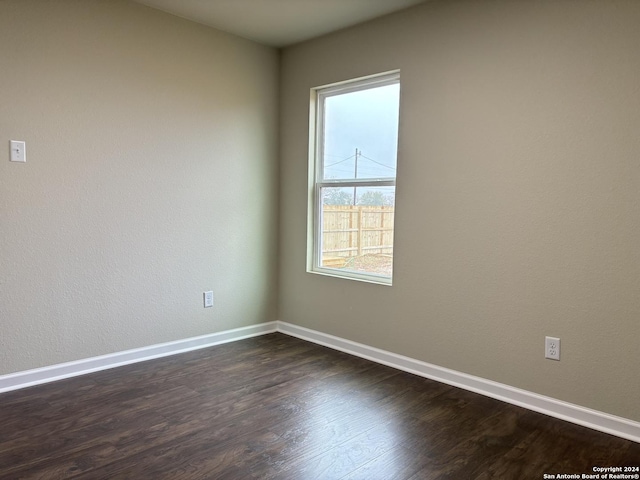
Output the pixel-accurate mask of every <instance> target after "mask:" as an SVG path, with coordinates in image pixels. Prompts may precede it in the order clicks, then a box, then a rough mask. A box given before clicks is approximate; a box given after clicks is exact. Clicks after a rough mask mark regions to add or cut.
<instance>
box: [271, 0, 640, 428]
mask: <svg viewBox="0 0 640 480" xmlns="http://www.w3.org/2000/svg"><path fill="white" fill-rule="evenodd" d="M638 25H640V2H637V1H634V0H629V1H617V0H600V1H588V0H580V1H566V0H548V1H536V2H520V1H482V2H477V1H471V0H470V1H450V0H447V1H444V0H443V1H432V2H429V3H427V4H425V5H423V6H420V7H416V8H413V9H411V10H408V11H405V12H401V13H398V14H395V15H392V16H389V17H385V18H383V19H380V20H377V21H374V22H371V23H368V24H365V25H361V26H359V27H355V28H352V29H349V30H346V31H343V32H339V33H337V34H333V35H330V36H327V37H324V38H321V39H317V40H315V41H310V42H307V43H304V44H301V45H299V46H294V47H292V48H288V49H286V50H285V51H284V53H283V57H282V62H283V65H282V78H281V109H282V110H281V156H282V158H281V162H282V163H281V185H282V190H281V199H280V205H281V209H280V214H281V224H282V225H281V237H280V251H281V262H280V311H279V317H280V319H281V320H283V321H287V322H292V323H295V324H298V325H302V326H306V327H309V328H312V329H316V330H319V331H322V332H326V333H329V334H334V335H338V336H341V337H344V338H348V339H351V340H354V341H358V342H362V343H365V344H368V345H372V346H375V347H379V348H382V349H386V350H390V351H392V352H396V353H399V354H403V355H407V356H409V357H413V358H416V359H420V360H424V361H427V362H431V363H433V364H436V365H441V366H444V367H448V368H452V369H455V370H458V371H461V372H466V373H469V374H473V375H478V376H480V377H484V378H487V379H491V380H495V381H498V382H503V383H506V384H509V385H513V386H516V387H520V388H524V389H527V390H530V391H533V392H538V393H540V394H544V395H549V396H552V397H555V398H558V399H561V400H565V401H568V402H572V403H576V404H579V405H583V406H587V407H591V408H594V409H597V410H602V411H605V412H609V413H612V414H616V415H620V416H623V417H627V418H630V419H634V420H640V403H639V402H638V398H640V381H639V380H638V378H640V349H639V348H638V342H639V341H640V247H639V246H640V221H639V219H640V160H639V159H640V88H639V85H640V83H639V79H640V54H639V52H640V29H639V28H638ZM395 68H399V69H401V77H402V99H401V120H400V121H401V132H400V145H399V161H398V192H397V208H398V213H397V218H396V237H395V238H396V240H395V245H396V253H395V273H394V284H393V286H392V287H385V286H378V285H372V284H366V283H358V282H354V281H348V280H340V279H335V278H329V277H323V276H319V275H312V274H308V273H305V255H306V221H307V211H306V201H307V152H308V131H307V128H308V110H309V89H310V88H311V87H314V86H318V85H322V84H327V83H330V82H335V81H340V80H345V79H349V78H353V77H358V76H363V75H368V74H373V73H377V72H383V71H388V70H391V69H395ZM545 335H550V336H559V337H561V339H562V361H561V362H554V361H550V360H545V359H544V358H543V351H544V336H545Z"/></svg>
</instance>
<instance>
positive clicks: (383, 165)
mask: <svg viewBox="0 0 640 480" xmlns="http://www.w3.org/2000/svg"><path fill="white" fill-rule="evenodd" d="M360 156H361V157H362V158H366V159H367V160H370V161H372V162H373V163H375V164H377V165H380V166H381V167H385V168H388V169H390V170H395V169H396V167H390V166H389V165H385V164H384V163H380V162H376V161H375V160H374V159H373V158H369V157H367V156H366V155H362V153H360Z"/></svg>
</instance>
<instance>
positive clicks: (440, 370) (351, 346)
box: [0, 321, 640, 443]
mask: <svg viewBox="0 0 640 480" xmlns="http://www.w3.org/2000/svg"><path fill="white" fill-rule="evenodd" d="M276 331H277V332H281V333H284V334H286V335H290V336H293V337H297V338H300V339H302V340H306V341H309V342H313V343H317V344H319V345H324V346H325V347H329V348H332V349H334V350H339V351H341V352H345V353H348V354H351V355H355V356H357V357H361V358H365V359H367V360H371V361H373V362H376V363H380V364H383V365H387V366H390V367H393V368H397V369H398V370H402V371H405V372H409V373H413V374H415V375H419V376H421V377H425V378H430V379H432V380H436V381H438V382H442V383H446V384H448V385H452V386H454V387H459V388H463V389H465V390H469V391H472V392H475V393H479V394H481V395H485V396H487V397H491V398H495V399H497V400H502V401H504V402H507V403H511V404H513V405H518V406H520V407H523V408H526V409H529V410H533V411H535V412H540V413H544V414H546V415H549V416H551V417H556V418H559V419H562V420H566V421H568V422H572V423H576V424H578V425H582V426H585V427H588V428H591V429H593V430H598V431H600V432H604V433H609V434H611V435H616V436H618V437H622V438H625V439H627V440H632V441H634V442H639V443H640V422H636V421H633V420H629V419H626V418H622V417H617V416H615V415H610V414H608V413H604V412H600V411H597V410H592V409H589V408H585V407H581V406H580V405H575V404H572V403H568V402H563V401H561V400H556V399H555V398H551V397H546V396H544V395H539V394H537V393H533V392H529V391H527V390H522V389H519V388H515V387H511V386H509V385H505V384H502V383H498V382H494V381H491V380H487V379H484V378H481V377H476V376H473V375H468V374H466V373H462V372H457V371H455V370H451V369H448V368H444V367H439V366H438V365H433V364H430V363H427V362H423V361H420V360H415V359H413V358H409V357H405V356H403V355H398V354H396V353H392V352H387V351H385V350H381V349H379V348H375V347H370V346H368V345H364V344H361V343H357V342H352V341H351V340H346V339H344V338H340V337H336V336H333V335H329V334H326V333H322V332H318V331H316V330H311V329H308V328H305V327H299V326H297V325H293V324H291V323H286V322H280V321H278V322H268V323H261V324H259V325H250V326H248V327H242V328H236V329H233V330H226V331H223V332H217V333H212V334H209V335H202V336H200V337H193V338H187V339H183V340H177V341H174V342H167V343H160V344H156V345H150V346H148V347H142V348H136V349H133V350H125V351H123V352H116V353H111V354H108V355H101V356H99V357H91V358H86V359H82V360H76V361H73V362H68V363H60V364H57V365H51V366H48V367H42V368H36V369H33V370H26V371H23V372H16V373H10V374H8V375H0V393H3V392H8V391H11V390H18V389H20V388H26V387H30V386H33V385H39V384H42V383H48V382H54V381H56V380H62V379H64V378H70V377H75V376H78V375H84V374H87V373H92V372H97V371H100V370H107V369H109V368H115V367H120V366H122V365H128V364H131V363H137V362H143V361H146V360H152V359H154V358H160V357H166V356H169V355H176V354H178V353H184V352H188V351H191V350H197V349H200V348H206V347H211V346H214V345H220V344H222V343H227V342H234V341H236V340H242V339H244V338H249V337H255V336H258V335H265V334H267V333H273V332H276Z"/></svg>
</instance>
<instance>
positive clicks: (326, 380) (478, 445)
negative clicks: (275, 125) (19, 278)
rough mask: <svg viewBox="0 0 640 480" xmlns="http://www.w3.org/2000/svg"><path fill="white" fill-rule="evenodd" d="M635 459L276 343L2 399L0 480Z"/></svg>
mask: <svg viewBox="0 0 640 480" xmlns="http://www.w3.org/2000/svg"><path fill="white" fill-rule="evenodd" d="M634 465H640V444H638V443H634V442H629V441H625V440H622V439H620V438H617V437H613V436H610V435H606V434H603V433H598V432H595V431H592V430H589V429H587V428H583V427H579V426H576V425H573V424H570V423H566V422H563V421H561V420H557V419H553V418H550V417H547V416H545V415H541V414H537V413H534V412H530V411H528V410H524V409H522V408H518V407H515V406H513V405H509V404H506V403H502V402H500V401H497V400H492V399H490V398H487V397H484V396H481V395H477V394H474V393H470V392H467V391H464V390H460V389H457V388H453V387H449V386H447V385H443V384H440V383H437V382H434V381H430V380H427V379H424V378H421V377H417V376H414V375H411V374H408V373H404V372H400V371H397V370H394V369H392V368H389V367H385V366H381V365H377V364H375V363H372V362H369V361H366V360H363V359H359V358H356V357H352V356H349V355H346V354H343V353H340V352H336V351H333V350H330V349H328V348H324V347H320V346H317V345H314V344H311V343H307V342H304V341H301V340H298V339H295V338H292V337H288V336H286V335H283V334H271V335H265V336H262V337H257V338H251V339H247V340H243V341H239V342H234V343H228V344H225V345H220V346H216V347H212V348H208V349H204V350H198V351H194V352H190V353H185V354H181V355H176V356H172V357H166V358H162V359H158V360H153V361H149V362H144V363H138V364H135V365H129V366H126V367H121V368H117V369H112V370H106V371H103V372H98V373H95V374H91V375H85V376H82V377H76V378H73V379H69V380H63V381H59V382H55V383H50V384H47V385H41V386H37V387H32V388H29V389H24V390H20V391H15V392H9V393H5V394H0V478H2V479H20V478H33V479H66V478H77V479H121V478H123V479H124V478H126V479H153V480H157V479H253V478H258V479H292V480H306V479H322V480H325V479H343V478H344V479H365V480H375V479H381V480H400V479H412V480H417V479H456V480H458V479H542V478H543V475H544V474H545V473H546V474H564V473H566V474H573V473H577V474H583V473H584V474H588V473H592V468H593V467H594V466H634Z"/></svg>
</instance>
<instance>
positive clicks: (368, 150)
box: [308, 72, 400, 284]
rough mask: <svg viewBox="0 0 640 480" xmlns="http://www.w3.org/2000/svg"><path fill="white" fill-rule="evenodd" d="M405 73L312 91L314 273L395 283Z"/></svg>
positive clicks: (311, 245) (311, 250)
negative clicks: (399, 127) (393, 276)
mask: <svg viewBox="0 0 640 480" xmlns="http://www.w3.org/2000/svg"><path fill="white" fill-rule="evenodd" d="M399 105H400V76H399V73H397V72H395V73H390V74H389V73H388V74H384V75H378V76H374V77H367V78H361V79H358V80H353V81H349V82H343V83H339V84H334V85H329V86H324V87H318V88H315V89H313V90H312V92H311V148H310V152H311V153H310V170H309V172H310V190H311V193H312V195H311V196H310V209H309V212H310V215H309V219H310V221H309V255H308V271H310V272H313V273H323V274H327V275H334V276H340V277H346V278H352V279H357V280H365V281H370V282H375V283H383V284H391V278H392V272H393V224H394V215H395V193H396V166H397V156H398V155H397V154H398V118H399Z"/></svg>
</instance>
